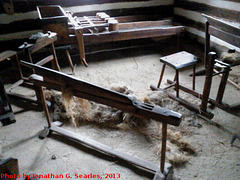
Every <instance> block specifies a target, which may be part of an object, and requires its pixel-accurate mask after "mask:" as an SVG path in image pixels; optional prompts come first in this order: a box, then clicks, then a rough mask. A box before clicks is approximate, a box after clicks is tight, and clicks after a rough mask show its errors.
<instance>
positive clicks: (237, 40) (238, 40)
mask: <svg viewBox="0 0 240 180" xmlns="http://www.w3.org/2000/svg"><path fill="white" fill-rule="evenodd" d="M209 34H211V35H213V36H215V37H217V38H219V39H221V40H223V41H226V42H228V43H229V44H232V45H234V46H236V47H240V36H236V35H233V34H230V33H228V32H225V31H222V30H220V29H218V28H216V27H213V26H209ZM239 35H240V34H239Z"/></svg>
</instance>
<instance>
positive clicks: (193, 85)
mask: <svg viewBox="0 0 240 180" xmlns="http://www.w3.org/2000/svg"><path fill="white" fill-rule="evenodd" d="M195 72H196V65H194V66H193V84H192V90H195V80H196V74H195Z"/></svg>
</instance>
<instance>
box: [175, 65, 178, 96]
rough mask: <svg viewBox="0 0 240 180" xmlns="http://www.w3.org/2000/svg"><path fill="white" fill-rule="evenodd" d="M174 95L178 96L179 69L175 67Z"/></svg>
mask: <svg viewBox="0 0 240 180" xmlns="http://www.w3.org/2000/svg"><path fill="white" fill-rule="evenodd" d="M175 77H176V96H177V97H179V71H178V69H176V76H175Z"/></svg>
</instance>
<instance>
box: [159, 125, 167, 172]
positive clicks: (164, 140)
mask: <svg viewBox="0 0 240 180" xmlns="http://www.w3.org/2000/svg"><path fill="white" fill-rule="evenodd" d="M166 145H167V123H163V124H162V150H161V164H160V168H161V169H160V170H161V172H162V173H164V168H165V160H166V148H167V146H166Z"/></svg>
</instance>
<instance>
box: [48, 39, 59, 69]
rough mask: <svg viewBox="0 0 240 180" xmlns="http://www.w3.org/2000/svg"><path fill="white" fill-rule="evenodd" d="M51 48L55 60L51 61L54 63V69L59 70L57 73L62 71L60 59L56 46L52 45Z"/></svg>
mask: <svg viewBox="0 0 240 180" xmlns="http://www.w3.org/2000/svg"><path fill="white" fill-rule="evenodd" d="M50 47H51V51H52V54H53V60H52V61H51V62H52V68H53V69H55V70H57V71H60V66H59V64H58V59H57V54H56V50H55V47H54V44H53V43H51V45H50Z"/></svg>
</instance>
